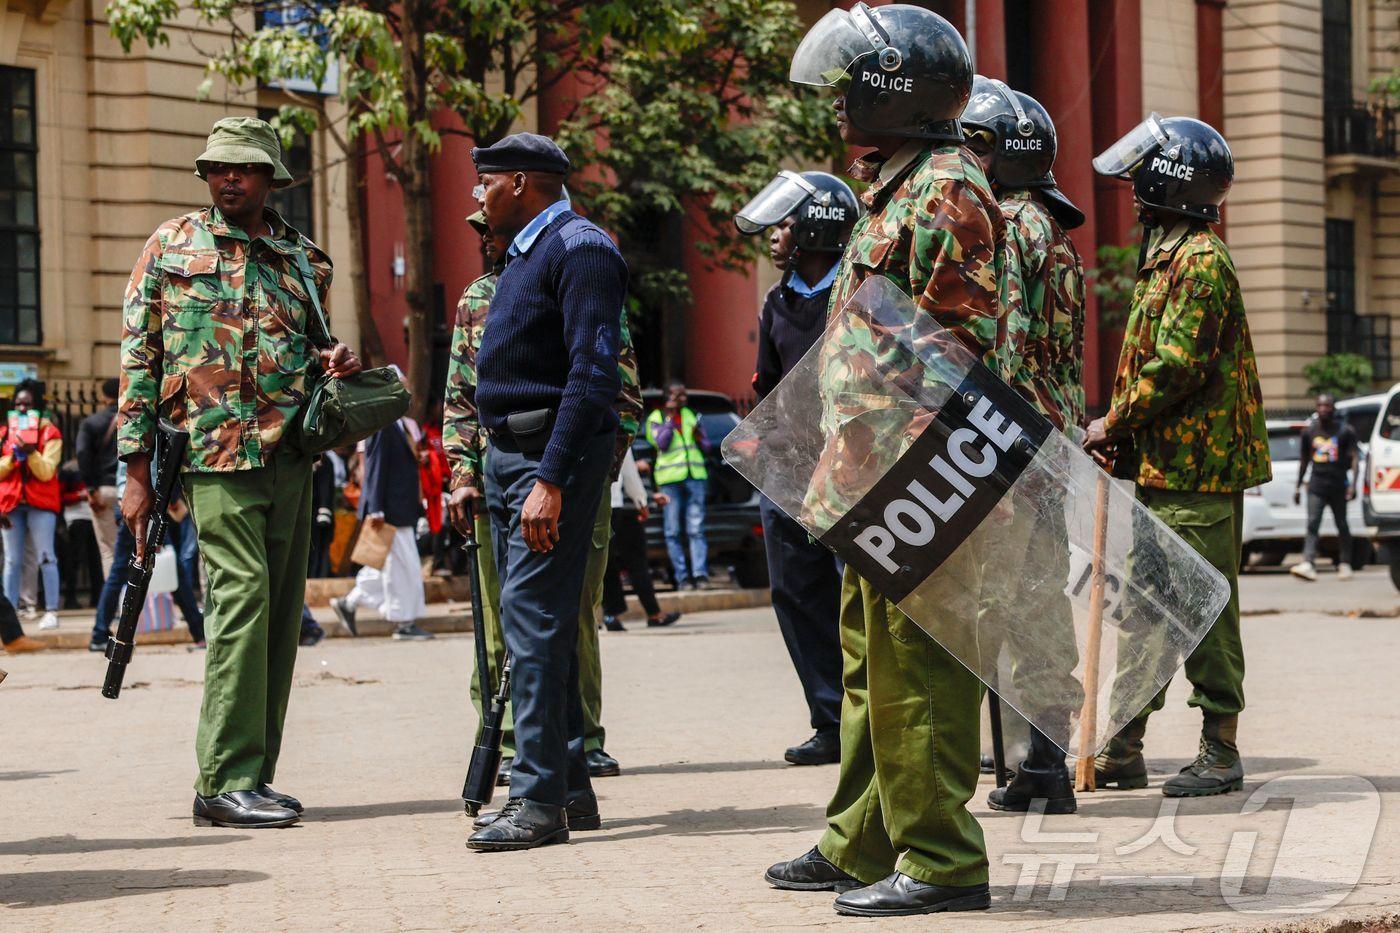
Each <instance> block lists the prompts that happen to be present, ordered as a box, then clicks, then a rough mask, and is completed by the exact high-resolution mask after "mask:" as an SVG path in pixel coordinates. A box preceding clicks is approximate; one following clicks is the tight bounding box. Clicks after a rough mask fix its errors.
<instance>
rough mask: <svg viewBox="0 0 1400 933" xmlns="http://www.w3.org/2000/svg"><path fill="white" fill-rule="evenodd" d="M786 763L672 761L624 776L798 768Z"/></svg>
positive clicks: (643, 767)
mask: <svg viewBox="0 0 1400 933" xmlns="http://www.w3.org/2000/svg"><path fill="white" fill-rule="evenodd" d="M796 767H798V765H790V764H788V763H787V762H786V761H774V760H772V759H769V760H768V761H672V762H669V763H667V764H664V765H642V766H641V767H639V768H623V769H622V773H623V774H624V775H632V774H721V773H724V772H726V771H781V770H783V769H786V768H796Z"/></svg>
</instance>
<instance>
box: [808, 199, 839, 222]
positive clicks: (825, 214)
mask: <svg viewBox="0 0 1400 933" xmlns="http://www.w3.org/2000/svg"><path fill="white" fill-rule="evenodd" d="M807 216H808V217H809V218H810V219H812V220H835V221H839V222H844V221H845V220H846V209H845V208H844V207H841V206H840V205H836V204H829V205H828V204H816V203H812V204H808V205H807Z"/></svg>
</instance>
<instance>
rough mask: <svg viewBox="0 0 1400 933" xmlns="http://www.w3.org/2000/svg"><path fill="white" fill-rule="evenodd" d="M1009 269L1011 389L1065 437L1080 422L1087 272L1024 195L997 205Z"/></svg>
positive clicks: (1008, 361) (1015, 194)
mask: <svg viewBox="0 0 1400 933" xmlns="http://www.w3.org/2000/svg"><path fill="white" fill-rule="evenodd" d="M1001 212H1002V215H1003V216H1004V217H1005V218H1006V240H1007V246H1008V249H1007V254H1008V262H1007V265H1008V266H1014V267H1015V272H1014V273H1013V274H1010V275H1007V276H1006V277H1005V279H1004V282H1005V291H1004V293H1003V295H1002V302H1003V304H1004V305H1005V306H1006V334H1007V336H1006V344H1007V350H1006V353H1005V354H1004V356H1005V360H1006V366H1007V369H1008V373H1007V375H1008V377H1009V378H1008V380H1007V381H1008V382H1010V383H1011V385H1012V386H1014V387H1015V388H1016V389H1017V391H1019V392H1020V393H1021V394H1022V395H1024V396H1025V397H1026V399H1027V401H1029V402H1031V404H1033V405H1035V407H1036V408H1037V409H1039V410H1040V412H1041V413H1042V414H1044V415H1045V416H1046V417H1047V418H1049V419H1050V420H1051V421H1052V422H1054V424H1055V427H1057V428H1060V429H1061V430H1063V429H1064V428H1066V427H1068V426H1070V425H1077V424H1080V423H1081V422H1082V421H1083V419H1084V384H1083V382H1084V266H1083V265H1082V264H1081V263H1080V261H1079V252H1078V251H1077V250H1076V249H1075V248H1074V243H1073V242H1072V241H1071V240H1070V238H1069V235H1068V234H1066V233H1065V232H1064V230H1062V229H1060V225H1059V224H1057V223H1055V220H1054V218H1053V217H1051V216H1050V212H1049V211H1047V210H1046V209H1045V207H1044V206H1043V205H1042V204H1041V203H1040V202H1039V201H1038V200H1036V198H1035V196H1034V195H1033V194H1032V193H1031V192H1030V191H1027V190H1020V191H1013V192H1010V193H1009V194H1007V196H1006V198H1005V199H1004V200H1003V201H1002V202H1001Z"/></svg>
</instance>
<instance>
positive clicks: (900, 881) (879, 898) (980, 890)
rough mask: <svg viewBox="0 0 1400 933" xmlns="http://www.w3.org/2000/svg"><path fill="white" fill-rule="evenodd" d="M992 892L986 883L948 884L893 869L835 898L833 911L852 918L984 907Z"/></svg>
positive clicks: (899, 915) (896, 915) (985, 907)
mask: <svg viewBox="0 0 1400 933" xmlns="http://www.w3.org/2000/svg"><path fill="white" fill-rule="evenodd" d="M990 906H992V893H991V890H990V889H989V888H988V887H987V886H986V885H985V884H974V885H971V886H969V887H957V888H955V887H949V886H948V885H943V884H929V883H927V882H924V881H918V880H916V879H914V878H910V877H909V876H908V875H905V874H901V873H899V872H895V873H894V874H892V875H890V876H889V877H888V878H885V879H883V880H881V881H877V882H875V883H874V884H872V885H868V886H867V887H864V888H860V889H858V890H855V891H847V892H846V893H845V894H842V895H841V896H840V897H838V898H837V899H836V912H837V913H838V914H847V915H849V916H853V917H904V916H908V915H910V914H941V913H951V912H953V911H960V910H986V909H987V908H988V907H990Z"/></svg>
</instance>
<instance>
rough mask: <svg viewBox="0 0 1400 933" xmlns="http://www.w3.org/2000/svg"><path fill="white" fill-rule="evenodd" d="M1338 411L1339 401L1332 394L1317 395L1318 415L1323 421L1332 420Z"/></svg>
mask: <svg viewBox="0 0 1400 933" xmlns="http://www.w3.org/2000/svg"><path fill="white" fill-rule="evenodd" d="M1336 413H1337V403H1336V401H1335V400H1334V399H1333V398H1332V396H1330V395H1319V396H1318V397H1317V416H1318V417H1319V418H1321V419H1322V420H1323V421H1331V420H1332V416H1333V415H1335V414H1336Z"/></svg>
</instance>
